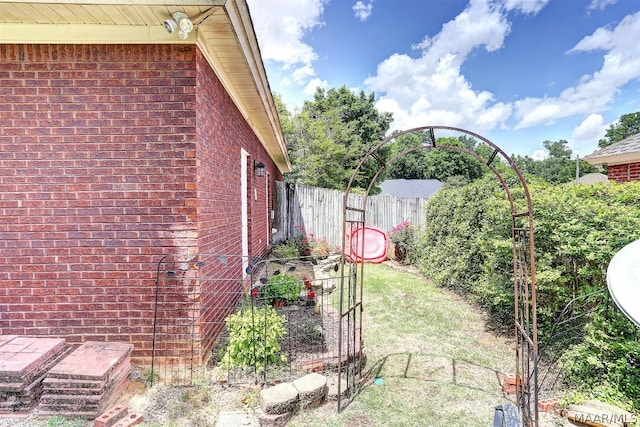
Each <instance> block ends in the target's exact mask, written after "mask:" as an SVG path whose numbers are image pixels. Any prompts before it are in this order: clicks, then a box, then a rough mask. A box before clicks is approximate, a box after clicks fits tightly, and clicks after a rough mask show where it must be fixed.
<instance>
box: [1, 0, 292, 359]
mask: <svg viewBox="0 0 640 427" xmlns="http://www.w3.org/2000/svg"><path fill="white" fill-rule="evenodd" d="M176 11H179V12H183V13H184V14H185V15H186V18H185V16H184V15H180V14H178V15H175V14H174V12H176ZM171 19H173V22H172V21H169V20H171ZM181 19H187V21H184V22H180V21H181ZM165 21H167V22H165ZM191 26H192V28H191ZM169 31H171V32H169ZM259 163H262V164H263V165H264V169H263V171H264V176H258V174H257V173H256V169H255V166H256V165H257V164H259ZM289 168H290V163H289V160H288V157H287V153H286V147H285V142H284V138H283V135H282V130H281V128H280V124H279V121H278V116H277V111H276V108H275V105H274V102H273V98H272V96H271V93H270V90H269V85H268V82H267V79H266V75H265V71H264V67H263V63H262V59H261V57H260V52H259V48H258V45H257V41H256V37H255V34H254V32H253V27H252V23H251V17H250V15H249V10H248V7H247V4H246V2H245V0H177V1H175V2H171V3H167V2H164V1H163V0H159V1H147V0H140V1H126V0H102V1H100V2H95V1H92V0H87V1H67V0H56V1H50V2H46V1H27V0H14V1H5V0H0V218H1V219H0V334H16V335H28V336H56V337H64V338H66V339H67V341H69V342H82V341H87V340H98V341H124V342H130V343H133V344H134V345H135V350H134V359H136V360H137V361H139V362H141V363H145V362H146V361H148V360H149V359H148V358H149V356H150V355H151V341H152V328H153V310H154V301H153V298H154V285H155V279H156V268H157V265H158V261H159V260H160V259H161V258H162V256H163V255H166V254H172V255H182V256H185V257H189V256H192V255H195V254H199V253H220V254H229V255H235V256H238V257H243V258H242V259H245V260H246V259H247V257H248V256H254V255H260V254H263V253H265V251H266V250H267V249H268V245H269V244H270V234H271V224H270V218H271V215H270V212H271V207H272V202H271V195H272V188H273V185H274V181H276V180H281V179H282V173H283V172H287V171H288V170H289ZM242 267H243V266H239V267H238V268H237V270H238V271H237V275H238V276H237V277H243V275H244V273H243V268H242ZM236 282H237V281H236ZM211 286H215V285H211ZM237 286H242V284H241V283H240V284H238V285H237ZM214 303H215V302H207V301H200V302H199V304H200V305H194V309H197V310H201V314H200V316H206V315H210V314H206V313H211V310H210V307H209V308H207V306H210V305H211V304H214ZM223 314H224V313H223ZM223 314H220V313H218V314H217V315H218V316H220V315H223ZM199 333H200V334H201V335H202V338H203V342H205V341H206V342H208V343H210V341H211V340H212V339H214V338H215V337H214V336H213V334H214V333H215V331H210V330H206V328H202V329H200V331H199ZM205 337H207V339H206V340H205ZM205 345H210V344H205Z"/></svg>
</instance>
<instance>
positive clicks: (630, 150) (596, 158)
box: [584, 133, 640, 165]
mask: <svg viewBox="0 0 640 427" xmlns="http://www.w3.org/2000/svg"><path fill="white" fill-rule="evenodd" d="M584 160H586V161H587V162H589V163H591V164H592V165H603V164H607V165H621V164H627V163H635V162H640V133H638V134H635V135H631V136H629V137H627V138H625V139H623V140H622V141H620V142H616V143H615V144H612V145H609V146H608V147H604V148H601V149H600V150H598V151H594V152H593V153H591V154H589V155H587V156H585V158H584Z"/></svg>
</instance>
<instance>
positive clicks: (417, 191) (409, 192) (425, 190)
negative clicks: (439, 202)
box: [380, 179, 442, 199]
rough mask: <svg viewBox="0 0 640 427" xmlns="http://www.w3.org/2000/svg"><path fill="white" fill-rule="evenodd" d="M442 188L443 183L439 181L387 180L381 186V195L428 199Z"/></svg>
mask: <svg viewBox="0 0 640 427" xmlns="http://www.w3.org/2000/svg"><path fill="white" fill-rule="evenodd" d="M441 187H442V182H440V181H438V180H437V179H387V180H386V181H384V182H383V183H382V184H380V189H381V190H382V191H381V193H380V194H388V195H390V196H395V197H419V198H421V199H428V198H429V196H431V195H432V194H433V193H435V192H436V191H438V190H439V189H440V188H441Z"/></svg>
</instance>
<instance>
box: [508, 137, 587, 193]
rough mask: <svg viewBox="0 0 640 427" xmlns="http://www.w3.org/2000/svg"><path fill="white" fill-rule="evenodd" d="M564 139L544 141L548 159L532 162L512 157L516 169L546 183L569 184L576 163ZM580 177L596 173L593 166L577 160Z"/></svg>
mask: <svg viewBox="0 0 640 427" xmlns="http://www.w3.org/2000/svg"><path fill="white" fill-rule="evenodd" d="M568 144H569V143H568V142H567V140H565V139H560V140H558V141H549V140H547V141H544V142H543V143H542V145H543V146H544V148H546V149H547V151H548V152H549V157H547V158H546V159H543V160H534V159H532V158H531V157H529V156H520V155H517V156H514V157H513V161H514V162H515V164H516V165H517V166H518V168H519V169H520V170H521V171H522V172H524V173H527V174H530V175H535V176H537V177H539V178H542V179H543V180H545V181H546V182H549V183H552V184H560V183H565V182H571V181H572V180H573V179H574V178H575V176H576V161H575V160H572V159H571V154H572V151H571V148H569V146H568ZM579 165H580V166H579V172H580V176H582V175H585V174H587V173H591V172H596V171H597V169H596V167H595V166H593V165H591V164H589V163H587V162H585V161H584V160H579Z"/></svg>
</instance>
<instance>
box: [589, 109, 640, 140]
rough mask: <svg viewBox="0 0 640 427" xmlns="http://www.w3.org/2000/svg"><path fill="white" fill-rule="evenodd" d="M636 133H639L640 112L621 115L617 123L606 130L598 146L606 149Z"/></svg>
mask: <svg viewBox="0 0 640 427" xmlns="http://www.w3.org/2000/svg"><path fill="white" fill-rule="evenodd" d="M637 133H640V111H638V112H636V113H629V114H623V115H621V116H620V119H619V120H618V121H617V122H615V123H613V124H612V125H611V126H609V127H608V128H607V132H606V133H605V134H604V138H602V139H601V140H600V141H598V146H600V147H601V148H604V147H608V146H609V145H611V144H615V143H616V142H620V141H622V140H623V139H625V138H627V137H629V136H631V135H635V134H637Z"/></svg>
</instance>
